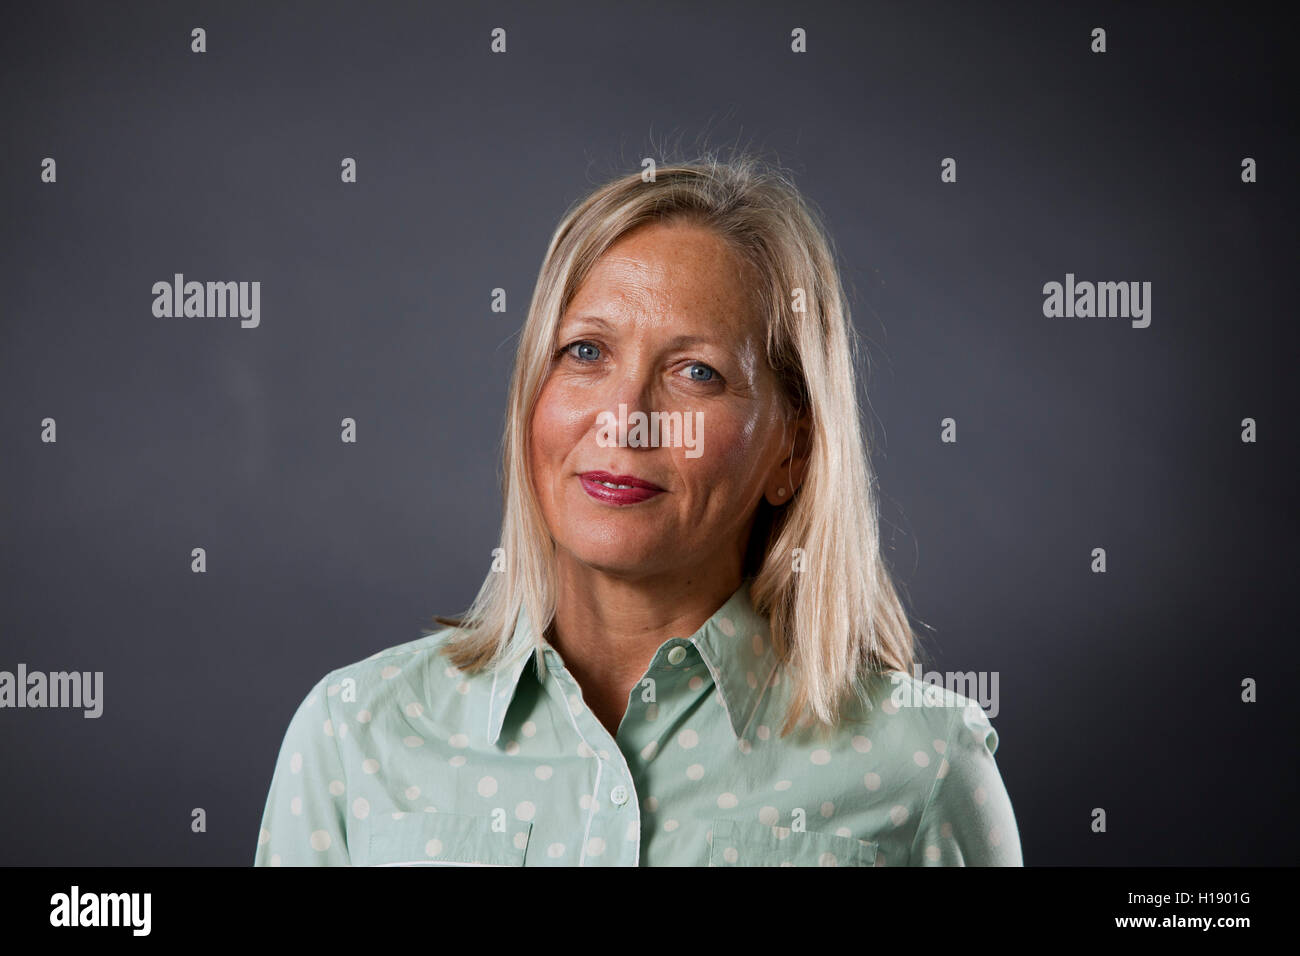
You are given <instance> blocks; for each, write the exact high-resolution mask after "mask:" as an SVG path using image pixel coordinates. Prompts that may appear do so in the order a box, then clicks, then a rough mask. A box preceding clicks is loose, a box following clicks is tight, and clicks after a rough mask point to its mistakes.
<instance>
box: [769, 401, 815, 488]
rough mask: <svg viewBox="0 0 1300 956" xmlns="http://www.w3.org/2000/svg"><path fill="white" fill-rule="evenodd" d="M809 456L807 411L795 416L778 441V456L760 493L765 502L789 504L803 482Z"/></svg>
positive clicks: (810, 426)
mask: <svg viewBox="0 0 1300 956" xmlns="http://www.w3.org/2000/svg"><path fill="white" fill-rule="evenodd" d="M811 457H812V421H811V419H810V418H809V416H808V414H807V413H804V414H802V415H800V416H799V417H798V418H797V419H795V422H794V425H793V427H792V428H787V429H786V432H785V435H784V436H783V440H782V442H781V449H780V458H779V459H778V460H777V462H775V467H774V468H773V469H772V473H771V476H770V477H769V479H768V482H767V488H766V489H765V490H764V492H763V497H764V498H766V499H767V502H768V504H771V505H775V506H776V507H778V508H779V507H780V506H781V505H784V504H788V503H789V502H790V500H791V499H792V498H793V497H794V493H795V491H796V490H797V489H798V488H799V486H800V485H801V484H803V479H804V475H806V474H807V471H808V463H809V461H810V459H811Z"/></svg>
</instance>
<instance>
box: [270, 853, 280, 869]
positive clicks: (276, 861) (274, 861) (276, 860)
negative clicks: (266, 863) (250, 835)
mask: <svg viewBox="0 0 1300 956" xmlns="http://www.w3.org/2000/svg"><path fill="white" fill-rule="evenodd" d="M271 865H272V866H279V865H280V854H278V853H273V854H271Z"/></svg>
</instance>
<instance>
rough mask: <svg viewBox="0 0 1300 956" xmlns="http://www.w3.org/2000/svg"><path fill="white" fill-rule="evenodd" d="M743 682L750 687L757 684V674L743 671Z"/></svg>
mask: <svg viewBox="0 0 1300 956" xmlns="http://www.w3.org/2000/svg"><path fill="white" fill-rule="evenodd" d="M745 683H746V684H748V685H749V686H750V687H757V686H758V675H757V674H755V673H754V672H753V671H745Z"/></svg>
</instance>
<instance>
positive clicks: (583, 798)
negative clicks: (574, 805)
mask: <svg viewBox="0 0 1300 956" xmlns="http://www.w3.org/2000/svg"><path fill="white" fill-rule="evenodd" d="M578 806H579V807H580V808H581V809H583V810H590V809H591V794H589V793H584V794H581V795H580V796H579V797H578Z"/></svg>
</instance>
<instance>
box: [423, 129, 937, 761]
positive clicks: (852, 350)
mask: <svg viewBox="0 0 1300 956" xmlns="http://www.w3.org/2000/svg"><path fill="white" fill-rule="evenodd" d="M670 220H672V221H681V220H686V221H689V222H692V223H695V224H698V225H701V226H704V227H706V228H710V229H712V230H714V231H715V232H716V233H718V234H719V235H720V236H722V237H723V238H725V239H726V240H728V242H729V243H730V244H731V246H732V247H733V248H734V249H735V251H736V252H737V253H738V254H739V255H740V256H741V258H742V259H743V260H744V261H746V262H748V263H751V264H752V265H754V266H755V267H756V268H757V271H758V274H759V275H760V276H761V277H762V281H761V283H760V286H759V288H757V289H756V290H755V294H756V295H755V304H756V307H758V308H759V309H760V310H761V311H760V315H762V316H763V317H764V320H765V322H766V352H767V360H768V363H769V364H770V366H771V368H772V370H773V371H774V372H775V373H776V376H777V378H778V380H779V381H780V383H781V388H782V393H783V398H784V400H785V403H786V408H787V410H788V411H790V412H793V413H795V414H796V415H797V414H798V413H800V412H802V411H805V410H806V412H807V413H808V415H809V417H810V421H811V435H810V442H811V445H810V459H809V463H808V468H807V470H806V472H805V476H804V480H803V482H802V484H801V485H800V486H799V487H798V489H797V491H796V492H795V494H794V496H793V498H792V499H791V500H790V501H789V503H788V504H785V505H782V506H781V507H773V506H772V505H770V504H768V502H767V501H766V500H765V499H762V500H760V502H759V506H758V514H757V515H756V520H755V522H754V529H753V532H752V535H751V538H750V543H749V551H748V553H747V555H746V559H745V569H744V573H745V575H746V576H747V577H748V576H753V578H754V583H753V588H752V590H751V597H752V599H753V603H754V608H755V610H756V611H757V612H758V613H759V614H761V615H763V616H764V617H766V618H767V619H768V621H769V622H770V625H771V633H772V641H773V646H774V649H775V651H776V654H777V656H778V657H779V658H781V659H784V660H785V662H786V666H787V667H788V668H789V669H790V678H791V681H792V691H793V696H792V700H791V705H790V708H789V711H788V713H787V717H786V720H785V723H784V725H783V726H782V729H781V735H782V736H784V735H786V734H787V733H789V732H790V731H791V730H792V729H793V728H794V727H795V726H796V724H798V723H804V722H807V723H810V722H812V721H818V722H820V723H822V724H825V725H828V726H834V725H835V724H836V723H837V722H838V720H839V719H840V716H841V713H842V710H841V708H842V706H843V702H844V700H845V698H846V696H847V695H851V694H856V695H857V697H858V699H860V700H866V699H867V690H866V684H865V681H864V678H865V677H866V676H868V675H870V674H878V673H884V672H885V671H888V670H903V671H910V670H911V667H912V664H913V661H914V653H915V647H916V645H915V641H916V637H915V635H914V633H913V631H912V628H911V627H910V625H909V623H908V619H907V615H906V613H905V611H904V610H903V607H902V604H901V602H900V601H899V598H898V594H897V593H896V591H895V589H894V585H893V582H892V580H891V577H890V573H889V571H888V569H887V567H886V566H885V563H884V560H883V558H882V556H881V553H880V535H879V517H878V504H877V499H876V493H875V488H874V483H873V477H872V472H871V467H870V463H869V460H868V456H867V452H866V446H865V443H864V437H863V432H862V422H861V413H860V409H859V405H858V399H857V385H856V375H855V372H854V367H855V364H856V361H857V358H858V349H859V346H858V340H857V332H856V330H855V329H854V327H853V325H852V323H851V321H850V319H849V312H848V305H847V303H846V301H845V296H844V290H843V288H842V285H841V281H840V276H839V271H838V269H837V268H836V265H835V259H834V253H833V246H832V244H831V241H830V240H829V238H828V236H827V234H826V232H825V230H824V228H823V227H822V225H821V221H820V219H819V217H818V215H817V213H816V212H815V211H814V210H813V209H812V208H811V207H810V205H809V204H808V203H806V202H805V201H804V200H803V199H802V198H801V196H800V195H799V193H798V191H797V190H796V188H795V187H794V185H793V184H792V183H791V181H790V179H789V178H788V176H787V175H786V174H785V173H784V172H783V171H781V170H780V169H779V168H776V167H773V166H770V165H768V164H765V163H763V162H761V161H760V160H758V159H757V158H755V157H754V156H752V155H741V156H740V157H738V158H733V159H730V160H728V161H722V160H720V159H718V158H717V157H716V156H715V155H713V154H707V155H706V156H705V158H703V159H699V160H696V161H692V162H686V163H678V164H673V165H668V166H660V167H659V168H658V169H656V170H655V173H654V179H653V181H645V180H644V179H643V177H642V175H641V174H640V173H633V174H630V175H628V176H625V177H622V178H619V179H616V180H614V181H612V182H609V183H607V184H605V185H603V186H601V187H599V188H598V189H596V190H595V191H594V192H592V193H591V194H590V195H588V196H587V197H586V198H584V199H582V200H580V201H579V202H577V203H575V204H574V205H573V206H572V207H570V209H569V210H568V212H567V213H566V214H565V216H564V218H563V219H562V220H561V222H560V224H559V226H558V228H557V229H556V230H555V234H554V236H553V237H552V239H551V243H550V247H549V248H548V249H547V251H546V257H545V259H544V260H543V262H542V267H541V271H540V272H539V274H538V278H537V285H536V288H535V289H534V292H533V299H532V304H531V306H530V307H529V310H528V317H527V319H526V321H525V323H524V327H523V330H522V332H521V335H520V339H519V345H518V351H517V353H516V359H515V367H514V374H513V376H512V379H511V383H510V396H509V404H508V407H507V412H506V429H505V441H504V456H503V464H504V474H503V481H502V487H503V493H504V518H503V521H502V529H501V541H500V547H501V549H502V552H503V559H504V573H501V572H495V573H493V572H489V573H488V575H487V577H486V579H485V580H484V582H483V585H482V587H481V589H480V590H479V593H478V595H477V596H476V597H475V599H474V602H473V604H472V605H471V606H470V608H469V610H468V611H467V612H466V614H465V615H464V617H463V619H459V620H457V619H453V618H443V617H435V618H434V620H435V621H437V622H439V623H441V624H447V625H452V626H454V627H456V628H458V631H457V632H455V633H453V634H452V635H450V636H449V638H448V640H447V641H446V642H445V644H444V646H443V652H444V653H445V654H446V655H447V656H448V657H449V659H450V660H451V662H452V663H453V664H454V665H455V666H456V667H458V668H460V669H461V670H465V671H469V672H476V671H479V670H480V669H482V668H485V667H495V666H498V665H499V664H501V663H503V662H505V661H509V660H518V659H519V658H520V657H521V656H522V655H523V654H524V653H526V652H528V651H535V652H536V654H537V661H538V666H539V667H540V668H542V670H543V673H544V672H545V670H544V669H545V664H544V657H543V655H542V653H541V651H542V646H541V639H542V636H543V635H544V634H545V633H546V632H547V630H548V628H549V627H550V626H551V622H552V621H553V619H554V613H555V600H556V579H555V569H554V553H555V552H554V543H553V541H552V539H551V536H550V532H549V530H548V528H547V526H546V524H545V522H544V520H543V518H542V514H541V511H540V509H539V507H538V503H537V499H536V496H535V493H534V490H533V487H532V483H531V479H530V476H529V469H528V463H527V460H526V455H527V449H528V429H529V425H530V420H531V414H532V410H533V407H534V404H535V402H536V399H537V396H538V394H539V392H540V390H541V388H542V384H543V382H544V381H545V379H546V376H547V373H548V371H549V368H550V363H551V359H552V355H553V351H554V349H553V346H554V339H555V336H556V329H557V326H558V324H559V320H560V318H561V316H562V315H563V314H564V310H565V309H566V308H567V306H568V304H569V301H570V300H571V299H572V297H573V295H574V294H575V292H576V291H577V289H578V288H579V287H580V285H581V284H582V281H583V279H584V278H585V276H586V275H587V273H588V272H589V271H590V269H591V268H592V266H593V265H594V264H595V262H596V261H597V260H598V259H599V258H600V257H601V255H602V254H603V253H604V252H605V250H606V249H608V248H609V247H610V246H611V245H613V244H614V243H615V242H616V241H617V240H619V239H620V238H621V237H623V236H624V235H626V234H627V233H628V232H630V231H631V230H633V229H635V228H637V227H638V226H641V225H645V224H648V223H652V222H667V221H670ZM795 290H802V295H803V298H802V305H803V309H802V310H801V311H796V310H795V304H796V296H797V295H798V293H796V292H795ZM795 548H801V549H802V551H803V560H804V565H805V569H804V570H803V571H796V570H795V569H794V567H793V560H792V554H793V551H794V549H795ZM521 609H522V610H523V612H524V613H525V614H526V615H527V619H528V620H529V621H531V622H541V626H539V627H535V628H533V629H532V631H531V633H532V635H533V637H532V639H531V640H530V639H529V638H528V634H529V631H528V630H527V629H520V631H519V632H518V634H516V631H515V624H516V619H517V617H518V615H519V613H520V611H521ZM429 633H433V632H432V631H430V632H429ZM868 706H869V704H868Z"/></svg>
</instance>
